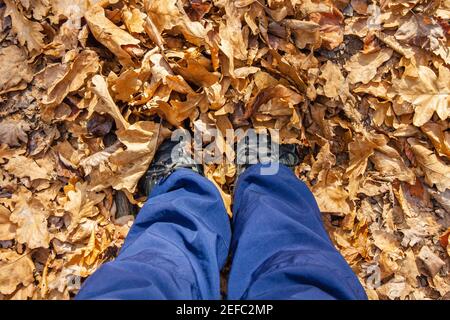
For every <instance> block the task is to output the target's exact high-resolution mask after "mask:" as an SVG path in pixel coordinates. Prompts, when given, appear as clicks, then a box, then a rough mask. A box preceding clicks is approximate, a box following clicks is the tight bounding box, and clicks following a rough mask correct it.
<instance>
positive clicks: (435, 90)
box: [394, 65, 450, 127]
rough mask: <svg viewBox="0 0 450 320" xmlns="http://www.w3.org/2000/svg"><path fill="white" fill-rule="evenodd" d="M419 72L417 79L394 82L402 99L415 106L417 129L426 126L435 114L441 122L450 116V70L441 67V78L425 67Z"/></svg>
mask: <svg viewBox="0 0 450 320" xmlns="http://www.w3.org/2000/svg"><path fill="white" fill-rule="evenodd" d="M417 72H418V77H417V78H414V77H409V76H406V77H404V78H402V79H398V80H394V89H395V91H396V92H397V93H398V94H399V95H400V99H401V100H406V101H408V102H410V103H412V104H413V105H414V106H415V110H414V118H413V124H414V125H415V126H416V127H420V126H422V125H424V124H425V123H427V122H428V121H429V120H430V119H431V118H432V117H433V114H434V112H436V113H437V115H438V116H439V118H440V119H441V120H446V119H447V118H448V116H449V115H450V105H449V103H450V70H449V69H448V68H446V67H445V66H444V65H441V66H440V67H439V77H438V76H436V74H435V73H434V71H433V70H431V69H430V68H428V67H425V66H419V67H418V68H417Z"/></svg>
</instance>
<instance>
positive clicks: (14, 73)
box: [0, 46, 33, 95]
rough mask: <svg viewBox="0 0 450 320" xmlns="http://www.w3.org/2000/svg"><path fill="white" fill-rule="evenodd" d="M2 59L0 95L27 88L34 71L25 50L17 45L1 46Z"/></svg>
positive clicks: (0, 66) (0, 57)
mask: <svg viewBox="0 0 450 320" xmlns="http://www.w3.org/2000/svg"><path fill="white" fill-rule="evenodd" d="M0 60H1V61H2V64H1V65H0V95H1V94H4V93H6V92H10V91H16V90H23V89H25V88H26V87H27V84H28V83H29V82H30V81H31V80H32V79H33V72H32V70H31V67H30V65H29V64H28V63H27V55H26V53H25V52H24V50H22V49H20V48H19V47H17V46H8V47H4V48H1V49H0Z"/></svg>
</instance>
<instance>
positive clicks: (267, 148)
mask: <svg viewBox="0 0 450 320" xmlns="http://www.w3.org/2000/svg"><path fill="white" fill-rule="evenodd" d="M277 147H278V148H277ZM261 155H263V157H262V158H261ZM273 162H278V163H281V164H283V165H285V166H287V167H289V168H290V169H291V170H292V171H294V169H295V167H296V166H298V165H299V164H300V162H301V161H300V154H299V150H298V146H297V145H296V144H278V143H276V142H273V141H272V139H271V138H270V135H267V134H264V133H261V134H257V140H256V141H255V139H250V138H249V136H248V135H246V136H244V137H243V138H242V139H241V140H240V141H238V143H237V148H236V163H237V165H236V174H237V177H238V176H239V175H240V174H242V173H243V172H244V171H245V169H247V168H248V167H250V166H251V165H253V164H257V163H273Z"/></svg>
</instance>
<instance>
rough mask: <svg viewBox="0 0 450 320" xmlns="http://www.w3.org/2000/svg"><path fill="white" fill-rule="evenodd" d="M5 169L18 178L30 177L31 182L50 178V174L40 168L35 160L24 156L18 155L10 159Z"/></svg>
mask: <svg viewBox="0 0 450 320" xmlns="http://www.w3.org/2000/svg"><path fill="white" fill-rule="evenodd" d="M5 169H6V171H8V172H9V173H11V174H13V175H15V176H16V177H18V178H25V177H29V178H30V180H36V179H48V178H49V173H48V171H47V170H46V169H45V168H44V167H41V166H39V165H38V164H37V163H36V162H35V161H34V160H33V159H31V158H27V157H24V156H19V155H18V156H14V157H12V158H11V159H9V161H8V163H7V164H6V165H5Z"/></svg>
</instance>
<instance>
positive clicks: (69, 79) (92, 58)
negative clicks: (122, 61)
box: [42, 50, 100, 107]
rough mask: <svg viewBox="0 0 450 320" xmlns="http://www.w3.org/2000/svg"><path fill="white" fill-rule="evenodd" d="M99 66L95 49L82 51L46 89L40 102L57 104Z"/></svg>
mask: <svg viewBox="0 0 450 320" xmlns="http://www.w3.org/2000/svg"><path fill="white" fill-rule="evenodd" d="M99 66H100V64H99V59H98V56H97V54H96V53H95V51H92V50H84V51H82V52H81V53H80V54H78V55H77V56H76V58H75V60H74V61H73V62H72V64H71V65H70V67H69V68H68V70H67V71H66V73H65V74H64V76H63V77H62V78H60V79H57V80H56V81H55V83H53V85H52V86H51V87H50V88H49V89H48V91H47V95H46V96H45V97H44V99H43V101H42V103H43V104H45V105H48V106H50V107H54V106H57V105H58V104H60V103H61V102H62V101H63V100H64V98H65V97H66V96H67V95H68V94H69V93H71V92H74V91H76V90H78V89H80V88H81V87H82V86H83V85H84V82H85V80H86V79H87V77H88V76H89V75H91V74H93V73H96V72H97V70H98V68H99Z"/></svg>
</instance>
